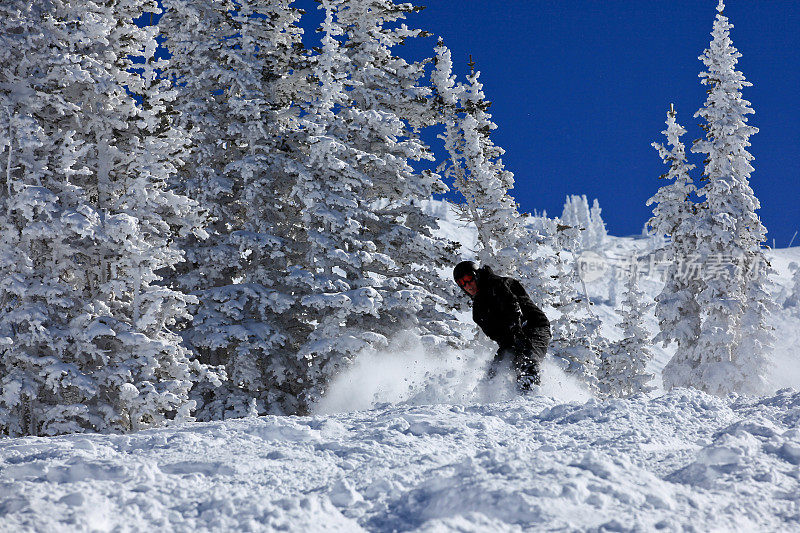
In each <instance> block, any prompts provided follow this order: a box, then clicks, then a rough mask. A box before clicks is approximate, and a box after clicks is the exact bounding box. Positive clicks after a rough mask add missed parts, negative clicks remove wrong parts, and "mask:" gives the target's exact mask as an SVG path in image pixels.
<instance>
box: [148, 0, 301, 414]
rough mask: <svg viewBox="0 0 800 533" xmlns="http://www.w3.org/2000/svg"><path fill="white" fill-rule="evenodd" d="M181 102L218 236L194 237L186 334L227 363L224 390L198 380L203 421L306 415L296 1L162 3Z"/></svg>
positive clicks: (185, 268) (201, 194)
mask: <svg viewBox="0 0 800 533" xmlns="http://www.w3.org/2000/svg"><path fill="white" fill-rule="evenodd" d="M164 4H165V7H166V9H167V12H166V14H165V15H164V17H162V19H161V21H160V22H159V26H160V29H161V31H162V33H163V34H164V35H165V38H166V40H165V44H166V46H167V47H168V48H169V49H170V52H171V53H172V58H171V60H170V64H169V68H168V69H167V70H166V74H167V76H169V77H170V78H171V79H172V80H173V82H174V84H175V91H176V92H177V94H178V97H177V101H176V105H175V109H176V111H177V112H178V113H179V117H180V121H181V123H182V124H183V125H184V127H185V128H186V129H187V130H189V131H191V132H192V135H193V143H192V149H191V150H190V151H189V153H187V154H185V156H184V159H185V161H186V165H185V166H184V167H183V168H182V169H181V172H180V174H179V178H180V180H181V181H182V183H183V186H184V187H185V190H186V192H187V193H188V194H190V195H191V196H192V197H193V198H196V199H197V200H198V201H199V203H200V205H201V207H202V208H203V209H204V210H205V211H207V212H208V214H209V217H210V219H211V223H210V225H209V227H208V233H209V236H208V238H206V239H198V238H195V237H194V236H191V235H189V236H188V237H187V239H186V240H185V241H184V243H183V246H184V248H185V249H186V251H187V260H186V262H185V263H183V264H182V265H180V266H179V268H178V270H177V272H176V275H175V279H174V281H175V282H176V283H177V285H178V286H180V287H181V288H183V289H184V290H187V291H191V292H192V293H193V294H196V295H197V296H198V297H199V305H198V306H197V307H196V310H195V317H194V321H193V322H192V323H191V325H189V326H188V327H187V329H186V330H185V331H184V337H185V339H186V340H187V342H188V343H189V345H190V346H192V347H193V349H194V350H196V351H197V353H198V354H199V355H200V358H201V360H202V361H203V362H206V363H209V364H214V365H224V367H225V369H226V372H227V374H228V377H229V380H228V382H227V383H226V384H225V385H224V386H223V387H221V388H213V387H210V386H203V387H198V388H197V389H196V391H195V392H196V394H197V395H198V399H200V401H201V408H200V410H199V411H198V417H200V418H201V419H221V418H228V417H240V416H245V415H246V414H247V413H248V411H249V408H250V405H251V400H253V399H255V400H256V408H257V410H258V411H259V412H262V413H263V412H265V411H266V412H273V413H280V412H289V413H293V412H297V411H298V410H302V409H303V408H304V407H302V404H303V400H301V399H299V396H302V394H303V391H304V390H305V388H306V376H305V361H303V360H299V359H298V357H297V350H298V349H299V346H300V345H301V344H302V343H303V342H304V340H305V337H306V336H307V335H308V333H309V332H310V330H311V329H312V327H313V326H312V325H310V324H309V323H307V322H306V321H304V320H303V319H302V318H300V317H302V316H303V310H302V308H300V307H299V305H298V303H297V301H296V294H297V293H298V292H300V291H302V289H303V287H301V286H298V284H300V285H302V283H301V282H300V281H299V279H300V278H301V277H302V272H301V270H298V268H299V267H297V265H298V263H299V262H300V261H301V256H302V255H303V253H304V248H303V246H304V242H305V239H304V237H303V235H302V233H303V229H302V225H301V224H300V205H299V204H298V203H297V202H296V201H293V200H292V199H291V195H292V191H293V188H294V185H295V182H296V177H295V176H294V175H293V174H292V173H291V172H289V171H288V168H289V166H290V165H292V164H294V160H295V159H297V158H298V157H300V155H299V153H300V152H299V150H300V144H301V142H302V136H301V133H300V131H299V126H298V122H297V120H296V116H295V115H296V113H297V110H296V109H295V108H294V107H293V102H294V101H296V100H298V99H301V98H304V97H305V96H306V95H307V93H308V90H309V89H308V87H307V83H306V80H305V69H304V67H305V65H304V62H305V55H304V52H303V49H302V45H301V42H300V37H301V33H302V30H301V29H300V28H299V27H298V26H297V21H298V20H299V18H300V12H299V10H297V9H295V8H293V7H292V6H291V4H292V2H291V0H278V1H271V0H270V1H267V0H243V1H239V2H235V3H234V2H231V1H227V0H215V1H212V2H206V1H196V0H165V2H164Z"/></svg>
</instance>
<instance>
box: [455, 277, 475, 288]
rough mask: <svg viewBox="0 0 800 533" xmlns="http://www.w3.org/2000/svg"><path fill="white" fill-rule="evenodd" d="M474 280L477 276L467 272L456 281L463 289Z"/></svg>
mask: <svg viewBox="0 0 800 533" xmlns="http://www.w3.org/2000/svg"><path fill="white" fill-rule="evenodd" d="M473 281H475V276H473V275H472V274H465V275H464V276H462V277H460V278H459V279H458V280H457V281H456V283H458V286H459V287H461V288H462V289H463V288H464V287H466V285H467V283H472V282H473Z"/></svg>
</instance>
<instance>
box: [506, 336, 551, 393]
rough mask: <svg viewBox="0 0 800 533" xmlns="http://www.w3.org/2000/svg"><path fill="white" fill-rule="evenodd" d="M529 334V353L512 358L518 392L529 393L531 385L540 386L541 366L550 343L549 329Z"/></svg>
mask: <svg viewBox="0 0 800 533" xmlns="http://www.w3.org/2000/svg"><path fill="white" fill-rule="evenodd" d="M530 333H531V336H530V341H531V343H530V344H531V349H530V351H529V352H528V353H525V354H517V355H516V357H515V358H514V369H515V370H516V371H517V387H518V388H519V389H520V391H529V390H530V389H531V387H532V386H533V385H540V384H541V382H542V378H541V365H542V361H544V358H545V355H547V347H548V345H549V343H550V328H536V329H533V330H531V331H530Z"/></svg>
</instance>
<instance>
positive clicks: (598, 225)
mask: <svg viewBox="0 0 800 533" xmlns="http://www.w3.org/2000/svg"><path fill="white" fill-rule="evenodd" d="M602 212H603V210H602V209H600V202H598V201H597V198H595V199H594V202H592V208H591V209H590V210H589V243H590V245H589V247H590V248H592V249H601V248H602V247H603V244H605V241H606V237H607V236H608V230H606V223H605V222H603V217H602V216H601V213H602Z"/></svg>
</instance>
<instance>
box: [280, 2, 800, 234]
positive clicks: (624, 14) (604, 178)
mask: <svg viewBox="0 0 800 533" xmlns="http://www.w3.org/2000/svg"><path fill="white" fill-rule="evenodd" d="M418 3H420V4H421V5H426V2H424V1H423V2H418ZM296 5H297V6H298V7H302V8H304V9H306V10H307V11H308V14H307V16H306V17H305V19H306V20H305V21H304V24H303V26H304V27H306V28H308V29H309V30H312V31H310V32H309V38H310V39H313V38H315V36H314V33H313V29H314V27H315V26H316V25H317V23H318V22H319V19H320V18H321V15H320V14H318V13H317V9H316V4H315V3H314V2H312V1H311V0H299V1H298V2H297V3H296ZM716 5H717V1H716V0H702V1H700V0H670V1H669V2H642V1H641V0H624V1H623V0H614V1H608V0H603V1H600V0H598V1H594V0H583V1H578V0H557V1H539V0H515V1H505V0H428V2H427V8H426V9H425V10H424V11H423V12H421V13H419V14H417V15H415V16H412V17H410V18H409V19H408V20H407V24H408V25H409V26H411V27H417V28H421V29H424V30H427V31H429V32H431V33H433V34H434V37H430V38H427V39H423V40H419V41H421V42H420V43H417V44H414V45H407V46H406V47H405V48H406V49H407V50H403V48H398V53H400V54H401V55H404V56H406V55H408V56H409V57H418V55H419V54H423V53H424V54H427V55H432V48H433V46H434V44H435V41H436V37H435V36H441V37H442V38H443V39H444V41H445V44H446V45H447V46H448V47H449V48H450V49H451V50H452V52H453V60H454V63H455V64H456V72H457V73H458V74H459V75H463V74H465V73H466V72H467V66H466V63H467V58H468V55H469V54H472V55H473V58H474V59H475V60H476V62H477V69H478V70H480V71H481V80H482V82H483V84H484V91H485V93H486V95H487V97H488V99H489V100H491V101H492V102H493V104H492V108H491V113H492V115H493V119H494V121H495V122H496V123H497V125H498V129H497V130H496V131H495V132H494V134H493V139H494V142H495V143H496V144H498V145H499V146H502V147H503V148H505V150H506V154H505V156H504V162H505V165H506V168H508V169H509V170H511V171H513V172H514V174H515V176H516V180H517V185H516V188H515V189H514V190H513V191H512V193H513V194H514V196H515V198H516V199H517V201H518V202H519V203H520V205H521V208H522V209H523V210H525V211H532V210H534V209H536V210H539V211H541V210H543V209H544V210H547V212H548V214H549V215H551V216H553V215H558V214H560V213H561V207H562V206H563V203H564V198H565V196H566V195H567V194H586V195H587V196H588V197H589V199H590V201H591V199H592V198H597V199H598V200H599V201H600V206H601V207H602V208H603V218H604V220H605V221H606V224H607V225H608V229H609V232H610V233H611V234H613V235H629V234H633V233H640V232H641V228H642V225H643V224H644V222H645V221H646V220H647V219H648V218H649V217H650V215H651V209H650V208H648V207H646V206H645V202H646V200H647V199H648V198H649V197H650V196H651V195H652V194H654V193H655V192H656V190H657V189H658V187H659V186H660V185H661V182H660V181H659V180H658V179H657V178H658V176H659V175H660V174H661V173H663V172H664V171H665V169H666V167H665V166H664V165H662V163H661V159H660V158H659V157H658V154H657V153H656V151H655V150H654V149H653V148H652V147H651V146H650V143H651V142H653V141H659V142H661V141H663V135H662V134H661V131H662V130H663V129H664V128H665V124H664V121H665V119H666V112H667V110H668V109H669V104H670V102H673V103H674V104H675V108H676V110H677V112H678V122H679V123H681V124H682V125H683V126H684V127H685V128H686V129H687V130H689V133H688V134H687V135H685V136H684V138H683V139H684V143H685V144H687V146H690V145H691V142H692V141H693V140H694V139H697V138H698V137H700V136H701V134H702V132H701V130H700V129H699V127H698V120H697V119H695V118H693V115H694V113H695V111H697V110H698V109H699V108H700V107H701V106H702V105H703V102H704V101H705V96H706V94H705V87H704V86H702V85H701V84H700V80H699V78H698V73H699V72H700V70H701V68H702V63H701V62H700V61H699V60H698V59H697V57H698V56H699V55H700V54H701V53H702V51H703V50H704V49H705V48H706V47H707V46H708V44H709V42H710V40H711V36H710V32H711V29H712V24H713V21H714V16H715V14H716ZM725 14H726V15H727V16H728V17H729V18H730V19H731V22H732V23H733V24H734V29H733V30H732V32H731V36H732V38H733V43H734V45H735V46H736V47H737V48H738V49H739V51H740V52H741V53H742V58H741V59H740V62H739V70H741V71H742V72H743V73H744V74H745V76H746V78H747V79H748V80H749V81H750V82H752V83H753V87H750V88H746V89H745V92H744V96H745V98H746V99H748V100H750V101H751V102H752V104H753V108H754V109H755V111H756V114H755V115H751V116H750V124H752V125H754V126H756V127H758V128H760V130H761V131H760V132H759V133H758V134H756V135H755V136H753V137H752V138H751V142H752V144H753V145H752V147H751V149H750V150H751V153H752V154H753V155H754V156H755V161H754V162H753V166H754V167H755V172H754V173H753V175H752V177H751V185H752V187H753V189H754V190H755V192H756V194H757V196H758V197H759V199H760V200H761V204H762V207H761V209H760V211H759V213H760V215H761V217H762V220H763V221H764V223H765V225H766V226H767V229H768V231H769V235H768V240H769V244H770V245H772V239H773V238H774V239H775V240H776V243H777V245H778V247H785V246H786V245H787V244H788V243H789V241H790V239H791V238H792V236H793V234H794V233H795V231H796V230H798V229H800V208H799V207H798V199H800V147H799V145H798V141H800V134H799V133H798V132H800V60H798V50H800V37H798V35H800V3H798V2H796V0H769V1H753V0H729V1H728V2H727V4H726V9H725ZM461 79H462V80H463V78H461ZM433 141H434V139H429V142H431V143H433ZM434 148H435V149H436V150H437V152H438V153H439V154H441V149H440V148H439V147H438V146H435V147H434ZM690 157H692V158H693V159H694V160H693V162H694V163H696V164H698V165H702V163H701V158H700V157H698V156H697V155H695V154H692V155H691V156H690ZM794 244H795V245H798V244H800V235H798V238H796V239H795V243H794Z"/></svg>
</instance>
